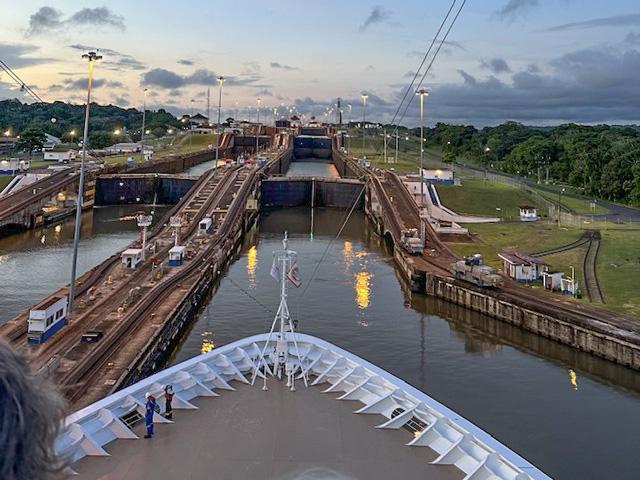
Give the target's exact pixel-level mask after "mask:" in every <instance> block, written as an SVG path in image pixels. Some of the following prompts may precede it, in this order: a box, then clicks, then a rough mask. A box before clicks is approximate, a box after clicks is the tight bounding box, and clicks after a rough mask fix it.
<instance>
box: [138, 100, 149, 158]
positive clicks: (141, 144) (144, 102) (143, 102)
mask: <svg viewBox="0 0 640 480" xmlns="http://www.w3.org/2000/svg"><path fill="white" fill-rule="evenodd" d="M148 91H149V89H148V88H145V89H144V91H143V95H142V131H141V132H140V154H141V155H142V161H143V162H144V160H145V158H144V134H145V130H144V128H145V127H144V124H145V120H146V115H147V92H148Z"/></svg>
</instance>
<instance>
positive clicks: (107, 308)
mask: <svg viewBox="0 0 640 480" xmlns="http://www.w3.org/2000/svg"><path fill="white" fill-rule="evenodd" d="M237 175H238V169H237V168H235V169H233V170H227V171H225V172H223V173H222V174H220V172H217V171H215V170H211V171H209V172H208V173H207V174H205V175H202V177H201V178H200V180H199V181H198V182H197V183H196V185H195V186H194V188H192V189H191V190H190V192H189V194H188V195H187V196H186V197H185V198H184V200H183V201H182V202H181V203H180V204H178V205H176V206H174V207H173V208H172V209H171V210H170V211H169V212H167V214H165V215H164V216H163V217H162V219H161V220H160V221H159V222H157V223H156V226H155V227H154V228H153V229H152V230H151V231H150V232H149V234H148V237H147V238H148V240H149V242H150V241H152V240H156V239H158V238H159V237H161V236H163V235H164V237H165V239H166V237H167V234H168V232H167V230H166V228H164V226H165V225H166V223H167V222H168V220H169V218H170V217H171V216H172V215H175V214H178V213H180V212H181V211H182V210H184V209H185V208H186V207H188V206H189V205H192V203H194V200H195V199H197V198H198V197H199V196H201V195H203V194H205V193H206V195H207V198H208V200H206V201H204V202H202V203H201V205H200V208H199V209H198V210H197V212H196V213H195V215H193V217H192V218H190V222H189V223H188V226H187V229H186V231H185V238H188V237H190V236H191V235H192V234H193V232H194V231H195V229H196V228H197V225H198V223H199V221H200V220H201V219H202V218H203V217H204V216H205V215H206V214H207V213H210V212H209V211H210V209H211V208H212V207H211V206H212V204H213V203H215V202H217V201H219V199H220V198H221V197H222V196H223V195H224V194H225V193H227V192H228V190H229V188H230V187H231V186H232V185H233V182H234V181H235V179H236V177H237ZM135 244H136V243H134V245H135ZM130 246H131V245H129V247H130ZM169 248H170V247H165V248H162V249H161V250H159V251H158V252H156V253H155V254H154V255H153V256H152V257H151V259H150V260H152V259H157V258H163V257H164V256H166V255H167V253H168V251H169ZM119 263H120V252H118V253H116V254H114V255H112V256H111V257H109V258H108V259H107V260H105V261H104V262H102V263H101V264H100V265H98V266H97V267H95V268H94V269H92V270H91V271H90V273H89V274H88V275H86V276H85V275H83V277H81V278H80V281H79V282H78V283H79V285H78V289H77V294H76V296H75V298H76V299H80V298H81V297H82V296H83V295H84V294H85V293H87V291H88V290H89V289H90V288H91V287H93V286H98V285H99V284H101V283H102V282H103V281H104V280H106V278H105V277H106V276H108V274H109V273H110V272H113V270H114V268H115V267H116V266H117V265H118V264H119ZM151 264H152V261H149V262H146V263H144V264H143V265H142V266H141V267H140V268H137V269H135V270H134V271H133V272H132V274H131V276H130V277H129V278H128V279H127V281H126V282H121V284H120V285H119V286H118V287H117V288H116V289H115V290H113V291H111V292H109V296H108V297H103V298H102V299H101V300H100V301H98V302H96V303H94V304H93V305H91V308H90V309H89V310H87V311H84V312H82V313H81V314H80V315H79V316H78V318H75V319H73V321H72V322H70V324H69V325H68V326H67V327H65V329H64V331H63V332H62V334H59V335H54V336H53V337H51V338H50V339H49V340H48V341H47V342H45V343H43V344H41V345H39V346H37V347H34V346H31V347H30V349H29V350H30V352H29V353H30V357H31V360H32V366H33V367H34V368H36V369H37V368H41V367H42V366H44V365H45V364H46V363H47V361H48V360H49V359H50V358H51V357H52V356H53V355H55V354H56V352H60V351H65V350H66V349H68V348H69V347H70V346H72V345H73V344H75V343H77V341H79V338H80V336H81V334H82V333H84V332H85V331H86V330H88V329H91V328H92V327H93V326H95V324H96V323H98V322H99V321H100V320H101V319H102V318H104V316H106V315H108V314H109V313H110V312H111V311H113V304H114V303H115V302H116V301H119V302H123V301H125V299H126V298H127V294H128V293H129V291H130V290H131V288H132V286H135V285H137V284H139V283H140V282H141V281H142V280H143V279H144V278H145V277H146V276H147V275H148V274H149V273H150V271H151ZM67 291H68V287H65V288H64V289H61V290H60V291H59V292H56V294H66V292H67ZM27 318H28V311H27V312H24V313H22V314H21V315H20V316H19V318H18V319H17V320H18V321H17V322H13V323H14V327H13V328H12V329H10V330H9V331H8V332H2V333H3V335H4V336H6V337H7V338H8V340H9V341H10V342H11V343H12V344H13V345H14V347H16V348H19V349H21V350H24V349H26V348H27V345H26V334H27ZM3 330H6V328H3Z"/></svg>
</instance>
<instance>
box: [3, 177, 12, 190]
mask: <svg viewBox="0 0 640 480" xmlns="http://www.w3.org/2000/svg"><path fill="white" fill-rule="evenodd" d="M14 176H15V175H0V190H2V189H3V188H4V187H6V186H7V185H8V184H9V182H10V181H11V180H12V179H13V177H14Z"/></svg>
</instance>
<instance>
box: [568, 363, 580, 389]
mask: <svg viewBox="0 0 640 480" xmlns="http://www.w3.org/2000/svg"><path fill="white" fill-rule="evenodd" d="M569 382H571V385H573V389H574V390H577V389H578V375H576V372H574V371H573V369H571V368H570V369H569Z"/></svg>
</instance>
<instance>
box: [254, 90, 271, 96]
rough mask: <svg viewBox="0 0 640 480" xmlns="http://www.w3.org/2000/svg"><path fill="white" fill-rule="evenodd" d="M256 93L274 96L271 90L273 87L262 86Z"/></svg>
mask: <svg viewBox="0 0 640 480" xmlns="http://www.w3.org/2000/svg"><path fill="white" fill-rule="evenodd" d="M256 95H261V96H263V97H273V91H271V89H269V88H260V89H259V90H258V91H257V92H256Z"/></svg>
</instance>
